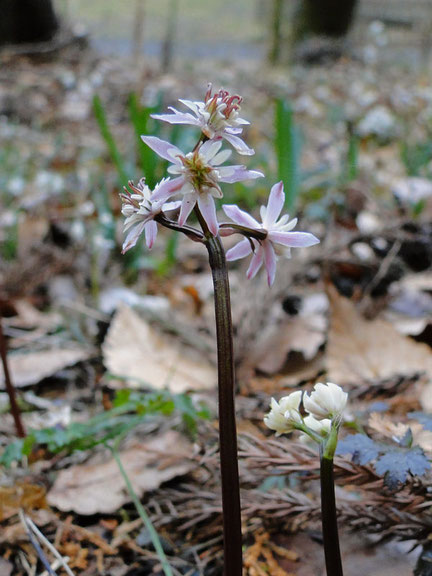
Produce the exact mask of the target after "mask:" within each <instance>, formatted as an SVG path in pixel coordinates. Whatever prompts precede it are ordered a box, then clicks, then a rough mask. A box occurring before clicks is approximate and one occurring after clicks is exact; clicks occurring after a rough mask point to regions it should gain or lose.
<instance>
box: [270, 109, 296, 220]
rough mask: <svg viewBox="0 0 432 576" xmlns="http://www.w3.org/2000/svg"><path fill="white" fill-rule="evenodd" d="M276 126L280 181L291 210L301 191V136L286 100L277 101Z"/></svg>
mask: <svg viewBox="0 0 432 576" xmlns="http://www.w3.org/2000/svg"><path fill="white" fill-rule="evenodd" d="M275 124H276V126H275V127H276V137H275V151H276V160H277V167H278V180H282V181H283V183H284V187H285V188H284V189H285V195H286V196H285V197H286V201H285V204H286V206H287V208H288V209H289V210H291V209H292V208H294V206H295V203H296V200H297V196H298V193H299V190H300V175H299V166H300V150H301V146H300V134H299V131H298V128H297V126H296V125H295V122H294V116H293V112H292V110H291V107H290V106H289V104H288V103H287V102H286V101H285V100H282V99H278V100H276V112H275Z"/></svg>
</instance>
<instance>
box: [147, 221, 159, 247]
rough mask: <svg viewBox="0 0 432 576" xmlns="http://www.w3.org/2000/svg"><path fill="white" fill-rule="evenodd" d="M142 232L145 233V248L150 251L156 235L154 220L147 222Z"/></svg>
mask: <svg viewBox="0 0 432 576" xmlns="http://www.w3.org/2000/svg"><path fill="white" fill-rule="evenodd" d="M144 232H145V239H146V244H147V248H148V249H149V250H151V249H152V247H153V244H154V241H155V239H156V235H157V224H156V222H155V221H154V220H151V221H150V222H147V223H146V224H145V225H144Z"/></svg>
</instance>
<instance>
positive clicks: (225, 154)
mask: <svg viewBox="0 0 432 576" xmlns="http://www.w3.org/2000/svg"><path fill="white" fill-rule="evenodd" d="M231 154H232V150H222V151H221V152H218V154H216V156H215V157H214V158H213V160H212V165H213V166H219V164H223V163H224V162H226V161H227V160H228V158H229V157H230V156H231Z"/></svg>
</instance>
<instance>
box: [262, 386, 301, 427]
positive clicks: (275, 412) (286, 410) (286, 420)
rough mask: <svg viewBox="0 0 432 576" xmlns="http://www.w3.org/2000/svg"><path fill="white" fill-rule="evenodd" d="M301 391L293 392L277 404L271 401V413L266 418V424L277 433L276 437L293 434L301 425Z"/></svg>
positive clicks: (273, 400)
mask: <svg viewBox="0 0 432 576" xmlns="http://www.w3.org/2000/svg"><path fill="white" fill-rule="evenodd" d="M301 397H302V393H301V391H297V392H292V394H289V395H288V396H284V397H283V398H281V399H280V400H279V402H277V401H276V400H275V399H274V398H272V399H271V404H270V408H271V409H270V412H269V413H268V414H267V415H266V416H265V418H264V424H265V425H266V426H267V427H268V428H270V430H274V431H275V432H276V436H280V435H281V434H286V433H287V432H291V431H292V430H293V429H294V428H295V425H296V424H300V423H301V421H302V419H301V416H300V411H299V406H300V402H301Z"/></svg>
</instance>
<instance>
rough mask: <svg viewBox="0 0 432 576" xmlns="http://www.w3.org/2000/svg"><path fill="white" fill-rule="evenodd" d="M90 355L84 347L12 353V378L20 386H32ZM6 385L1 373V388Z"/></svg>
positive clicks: (10, 359)
mask: <svg viewBox="0 0 432 576" xmlns="http://www.w3.org/2000/svg"><path fill="white" fill-rule="evenodd" d="M89 356H90V352H89V351H88V350H85V349H83V348H57V349H51V350H41V351H40V352H29V353H25V354H24V353H16V354H10V355H9V368H10V373H11V379H12V382H13V384H14V385H15V386H17V387H18V388H20V387H24V386H31V385H33V384H37V383H38V382H40V381H41V380H42V379H43V378H47V377H48V376H52V375H53V374H55V373H56V372H58V371H59V370H62V369H63V368H66V367H67V366H73V365H74V364H76V363H77V362H82V361H83V360H86V359H87V358H89ZM4 387H5V386H4V376H3V374H0V390H3V389H4Z"/></svg>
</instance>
